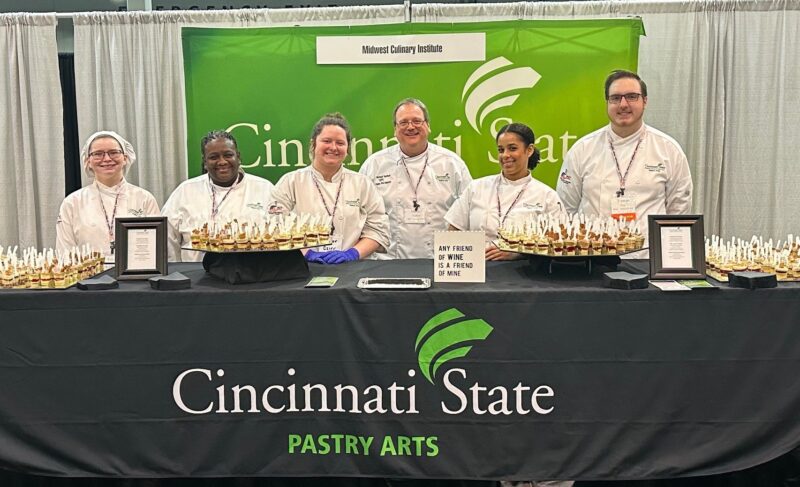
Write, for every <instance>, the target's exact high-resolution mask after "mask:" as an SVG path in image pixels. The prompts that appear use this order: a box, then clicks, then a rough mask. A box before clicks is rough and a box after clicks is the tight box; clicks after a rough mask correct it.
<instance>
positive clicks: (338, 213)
mask: <svg viewBox="0 0 800 487" xmlns="http://www.w3.org/2000/svg"><path fill="white" fill-rule="evenodd" d="M314 176H316V179H317V183H318V184H319V190H317V185H316V184H314V179H313V177H314ZM339 183H342V185H341V188H342V190H341V193H340V195H339V201H338V202H336V193H337V192H338V190H339ZM320 192H322V194H323V195H324V198H325V203H323V202H322V199H321V198H322V196H320ZM272 197H273V200H274V205H275V206H276V207H277V208H278V209H280V210H283V211H293V212H295V213H308V214H312V215H322V216H323V217H324V218H325V221H326V222H329V221H330V216H329V215H328V211H327V210H326V207H325V205H326V204H327V205H328V206H327V209H328V210H330V211H331V212H332V213H333V214H334V217H333V226H334V230H333V234H331V238H332V240H333V243H334V244H335V245H334V246H335V247H336V248H337V249H339V250H347V249H349V248H351V247H352V246H354V245H355V244H356V243H357V242H358V241H359V240H360V239H362V238H364V237H367V238H371V239H372V240H375V241H376V242H378V243H379V244H380V245H381V246H382V247H383V249H379V250H378V252H385V249H387V248H388V247H389V219H388V218H387V217H386V210H385V209H384V206H383V199H381V196H380V195H379V194H378V190H377V189H375V186H374V185H373V184H372V182H370V180H369V179H367V177H366V176H364V175H363V174H359V173H357V172H353V171H351V170H349V169H347V168H345V167H342V168H341V169H339V171H338V172H337V173H336V174H334V175H333V178H331V182H327V181H325V178H323V177H322V174H320V173H319V172H318V171H317V170H316V169H314V167H313V166H307V167H304V168H302V169H297V170H295V171H292V172H289V173H286V174H284V175H283V177H281V179H280V181H278V184H277V185H275V190H274V191H273V192H272ZM334 202H336V205H335V206H336V209H335V211H334Z"/></svg>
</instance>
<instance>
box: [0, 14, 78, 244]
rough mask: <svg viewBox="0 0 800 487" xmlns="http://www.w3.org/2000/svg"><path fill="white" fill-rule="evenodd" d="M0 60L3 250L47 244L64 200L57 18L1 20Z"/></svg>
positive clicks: (12, 17) (20, 16)
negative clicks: (4, 248) (16, 246)
mask: <svg viewBox="0 0 800 487" xmlns="http://www.w3.org/2000/svg"><path fill="white" fill-rule="evenodd" d="M0 57H2V60H0V187H2V191H0V246H5V247H13V246H15V245H19V246H20V247H29V246H35V247H41V246H43V245H52V244H53V243H54V242H55V239H56V215H57V214H58V207H59V205H60V204H61V200H62V199H63V198H64V122H63V119H62V109H61V84H60V82H59V77H58V51H57V49H56V17H55V15H53V14H26V13H19V14H2V15H0Z"/></svg>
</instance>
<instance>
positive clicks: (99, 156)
mask: <svg viewBox="0 0 800 487" xmlns="http://www.w3.org/2000/svg"><path fill="white" fill-rule="evenodd" d="M106 155H108V157H109V158H111V159H113V160H115V161H116V160H117V159H119V158H120V157H122V156H124V155H125V153H124V152H122V151H121V150H119V149H111V150H96V151H94V152H90V153H89V159H90V160H92V161H95V162H97V161H102V160H103V159H105V157H106Z"/></svg>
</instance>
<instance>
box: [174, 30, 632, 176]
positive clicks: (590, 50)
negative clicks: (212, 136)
mask: <svg viewBox="0 0 800 487" xmlns="http://www.w3.org/2000/svg"><path fill="white" fill-rule="evenodd" d="M475 32H482V33H485V35H486V59H485V61H469V62H440V63H408V64H369V65H363V64H362V65H318V64H317V63H316V38H317V37H318V36H356V35H358V36H367V35H375V36H379V35H408V34H441V33H475ZM643 34H644V26H643V24H642V21H641V19H638V18H628V19H600V20H547V21H511V22H481V23H468V24H395V25H377V26H359V27H291V28H258V29H218V28H184V29H183V53H184V69H185V74H186V113H187V133H188V148H189V154H190V155H189V175H190V176H196V175H198V174H200V173H201V156H200V149H199V147H200V140H201V138H202V137H203V135H204V134H205V133H206V132H208V131H209V130H214V129H227V130H230V131H231V132H232V133H233V134H234V136H235V137H236V138H237V140H238V142H239V145H240V150H241V153H242V165H243V167H244V168H245V169H246V170H247V171H248V172H249V173H252V174H257V175H260V176H264V177H266V178H268V179H270V180H272V181H277V180H278V179H279V178H280V176H282V175H283V174H284V173H286V172H288V171H292V170H294V169H297V168H298V167H302V166H304V165H306V164H308V163H309V156H308V138H309V133H310V131H311V127H312V125H313V124H314V123H315V122H316V121H317V120H318V119H319V117H320V116H322V115H323V114H325V113H327V112H333V111H339V112H342V113H343V114H344V115H345V116H346V117H347V118H348V120H349V121H350V124H351V127H352V131H353V141H352V143H351V147H350V154H351V155H350V157H349V158H348V159H347V160H346V161H345V164H347V167H349V168H351V169H353V170H356V171H357V170H358V167H359V165H360V164H361V163H362V162H363V161H364V160H365V159H366V158H367V157H368V156H369V155H370V154H371V153H373V152H376V151H378V150H380V149H382V148H383V147H386V146H387V145H391V144H394V143H396V140H395V139H394V137H393V135H394V128H393V126H392V118H391V117H392V109H393V108H394V105H395V104H396V103H397V102H398V101H399V100H401V99H403V98H406V97H415V98H419V99H421V100H423V101H424V102H425V103H426V104H427V105H428V109H429V111H430V114H431V124H430V125H431V140H432V141H433V142H435V143H437V144H440V145H442V146H444V147H447V148H448V149H451V150H453V151H455V152H456V153H458V154H460V155H461V157H462V158H463V159H464V160H465V161H466V162H467V164H468V165H469V168H470V171H471V172H472V175H473V177H476V178H477V177H480V176H484V175H487V174H495V173H497V172H498V168H497V165H496V164H495V163H494V161H493V159H494V158H495V157H496V149H495V141H494V136H495V134H496V133H497V130H498V129H499V128H500V127H502V126H503V125H505V124H506V123H508V122H509V121H512V120H513V121H516V122H523V123H526V124H528V125H530V126H531V127H532V128H533V130H534V132H535V133H536V136H537V141H536V144H537V147H539V149H540V151H541V153H542V163H541V165H540V167H539V168H537V169H536V171H534V175H535V176H536V177H537V178H538V179H540V180H542V181H544V182H545V183H547V184H550V185H552V186H554V185H555V181H556V178H557V175H558V170H559V168H560V167H561V159H562V155H563V154H564V153H565V152H566V150H567V149H568V148H569V147H570V146H571V144H572V143H574V142H575V141H576V140H577V139H578V138H580V137H581V136H583V135H585V134H587V133H589V132H591V131H592V130H595V129H597V128H598V127H600V126H602V125H604V124H605V123H607V118H606V111H605V100H604V99H603V81H604V79H605V77H606V76H607V75H608V73H609V72H610V71H611V70H613V69H620V68H621V69H629V70H634V71H635V70H636V67H637V63H638V51H639V37H640V36H641V35H643Z"/></svg>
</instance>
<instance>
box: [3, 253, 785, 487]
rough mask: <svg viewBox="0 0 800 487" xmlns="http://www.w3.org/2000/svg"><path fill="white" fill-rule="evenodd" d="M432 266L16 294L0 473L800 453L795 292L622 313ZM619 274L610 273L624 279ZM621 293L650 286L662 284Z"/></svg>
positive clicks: (493, 276)
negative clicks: (439, 273)
mask: <svg viewBox="0 0 800 487" xmlns="http://www.w3.org/2000/svg"><path fill="white" fill-rule="evenodd" d="M603 270H604V269H602V268H595V269H594V270H593V271H592V272H591V273H588V272H587V270H586V269H585V268H583V267H581V266H569V265H567V266H556V267H555V268H554V269H553V272H552V273H548V272H547V270H546V269H536V268H535V267H533V266H531V265H529V263H528V262H527V261H524V260H523V261H512V262H498V263H492V262H490V263H487V269H486V282H485V283H434V284H433V286H432V287H431V288H430V289H427V290H404V291H400V290H364V289H360V288H358V287H357V286H356V283H357V281H358V280H359V278H362V277H430V278H432V275H433V263H432V261H430V260H410V261H362V262H354V263H349V264H344V265H340V266H322V265H316V264H312V265H310V274H311V276H332V277H337V278H338V281H337V282H336V284H335V285H334V286H333V287H331V288H324V289H311V288H305V287H304V286H305V284H306V282H307V281H308V279H307V278H304V279H295V280H287V281H274V282H265V283H254V284H242V285H231V284H227V283H225V282H223V281H220V280H218V279H215V278H213V277H211V276H209V275H207V274H206V273H205V271H204V270H203V268H202V267H201V266H200V265H199V264H193V263H183V264H170V272H174V271H179V272H181V273H183V274H184V275H186V276H187V277H189V278H190V279H191V281H192V287H191V289H186V290H179V291H157V290H153V289H151V288H150V286H149V284H148V282H147V281H125V282H120V287H119V288H118V289H113V290H105V291H86V290H79V289H77V288H72V289H68V290H62V291H57V290H2V291H0V334H1V335H0V336H2V346H1V347H0V385H2V392H1V393H0V468H3V469H8V470H14V471H18V472H25V473H29V474H36V475H52V476H66V477H128V478H132V477H139V478H141V477H153V478H156V477H158V478H166V477H270V476H276V477H301V476H315V477H326V476H331V477H391V478H397V479H405V478H407V479H415V478H430V479H445V478H459V479H485V480H491V479H559V478H560V479H595V480H597V479H600V480H602V479H647V478H666V477H679V476H690V475H692V476H693V475H711V474H718V473H723V472H731V471H735V470H740V469H744V468H747V467H750V466H753V465H757V464H760V463H764V462H766V461H769V460H771V459H774V458H776V457H778V456H780V455H782V454H784V453H786V452H788V451H790V450H792V449H793V448H795V447H796V446H797V445H798V444H800V415H799V414H797V412H798V411H800V380H798V376H799V374H798V371H800V285H798V284H794V283H785V284H784V283H781V284H779V286H778V287H777V288H774V289H759V290H753V291H751V290H744V289H733V288H728V287H727V286H726V285H724V284H720V283H716V282H715V281H711V282H714V283H715V284H716V285H717V286H719V288H718V289H713V290H694V291H685V292H663V291H660V290H658V289H656V288H655V287H653V286H650V287H648V288H647V289H640V290H616V289H609V288H606V287H604V286H603V279H602V272H603ZM605 270H607V269H605ZM621 270H628V271H631V272H639V271H642V270H644V271H645V272H646V263H645V262H636V261H628V262H624V263H623V264H622V265H621Z"/></svg>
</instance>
